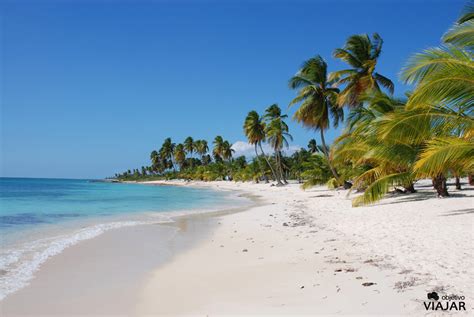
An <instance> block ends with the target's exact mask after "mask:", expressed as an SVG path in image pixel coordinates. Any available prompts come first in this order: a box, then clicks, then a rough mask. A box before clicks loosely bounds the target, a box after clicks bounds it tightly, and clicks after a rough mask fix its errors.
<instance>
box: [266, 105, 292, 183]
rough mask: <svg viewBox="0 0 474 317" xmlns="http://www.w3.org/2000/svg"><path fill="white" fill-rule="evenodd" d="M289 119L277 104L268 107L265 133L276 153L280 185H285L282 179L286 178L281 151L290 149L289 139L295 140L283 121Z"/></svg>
mask: <svg viewBox="0 0 474 317" xmlns="http://www.w3.org/2000/svg"><path fill="white" fill-rule="evenodd" d="M287 117H288V116H287V115H282V114H281V109H280V107H278V105H277V104H273V105H271V106H270V107H268V108H267V109H266V111H265V116H264V118H265V119H266V120H267V124H266V127H265V133H266V135H267V138H268V142H269V144H270V145H271V146H272V148H273V150H274V152H275V160H276V163H277V170H278V172H279V175H278V174H277V182H278V185H283V183H282V179H283V178H284V176H283V168H282V160H281V150H282V148H283V147H288V140H287V138H288V139H290V140H293V137H292V136H291V135H290V134H289V133H288V131H289V128H288V125H287V124H286V123H285V121H283V119H285V118H287Z"/></svg>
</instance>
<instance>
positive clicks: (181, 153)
mask: <svg viewBox="0 0 474 317" xmlns="http://www.w3.org/2000/svg"><path fill="white" fill-rule="evenodd" d="M174 159H175V161H176V163H178V165H179V168H180V169H182V168H183V165H184V162H185V161H186V151H185V149H184V145H183V144H181V143H179V144H177V145H176V147H175V148H174Z"/></svg>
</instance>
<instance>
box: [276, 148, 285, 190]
mask: <svg viewBox="0 0 474 317" xmlns="http://www.w3.org/2000/svg"><path fill="white" fill-rule="evenodd" d="M275 161H276V171H277V178H278V179H277V181H278V185H279V186H283V185H284V184H283V183H282V182H281V169H280V159H279V157H278V150H275Z"/></svg>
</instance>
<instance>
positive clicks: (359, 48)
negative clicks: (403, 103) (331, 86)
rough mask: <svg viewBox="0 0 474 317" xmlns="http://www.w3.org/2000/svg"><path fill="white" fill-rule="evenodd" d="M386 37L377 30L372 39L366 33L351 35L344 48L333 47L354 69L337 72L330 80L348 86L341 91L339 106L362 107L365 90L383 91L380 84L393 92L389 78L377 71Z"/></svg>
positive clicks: (366, 91)
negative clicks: (383, 38) (383, 37)
mask: <svg viewBox="0 0 474 317" xmlns="http://www.w3.org/2000/svg"><path fill="white" fill-rule="evenodd" d="M382 45H383V40H382V38H381V37H380V35H378V34H377V33H374V34H373V36H372V38H370V37H369V36H368V35H367V34H359V35H352V36H351V37H349V38H348V39H347V41H346V44H345V45H344V47H343V48H338V49H336V50H334V53H333V55H334V57H335V58H339V59H341V60H343V61H344V62H346V63H347V64H349V66H351V68H349V69H344V70H340V71H337V72H334V73H332V74H331V76H330V80H331V81H332V80H336V81H337V83H338V85H344V86H345V88H344V89H343V90H342V92H341V93H340V94H339V97H338V103H339V105H341V106H343V105H348V106H350V107H355V106H360V104H361V96H362V95H363V94H364V93H370V92H372V91H374V90H375V91H380V90H381V89H380V86H383V87H385V88H386V89H388V91H389V92H390V93H393V88H394V86H393V83H392V81H391V80H390V79H388V78H387V77H385V76H382V75H381V74H379V73H377V72H376V71H375V67H376V65H377V60H378V58H379V56H380V53H381V52H382Z"/></svg>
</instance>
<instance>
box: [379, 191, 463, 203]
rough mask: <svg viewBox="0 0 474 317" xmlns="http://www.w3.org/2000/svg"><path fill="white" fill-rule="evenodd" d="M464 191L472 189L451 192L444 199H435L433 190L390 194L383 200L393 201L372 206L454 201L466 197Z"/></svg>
mask: <svg viewBox="0 0 474 317" xmlns="http://www.w3.org/2000/svg"><path fill="white" fill-rule="evenodd" d="M417 189H419V188H417ZM465 190H472V189H471V188H466V189H463V190H460V191H456V192H452V191H451V192H450V193H449V197H444V198H437V197H436V192H435V191H434V190H433V191H425V190H422V191H418V192H416V193H411V194H398V193H397V194H394V193H392V194H389V195H387V197H386V198H385V199H390V198H392V199H395V200H392V201H386V200H385V201H384V200H382V201H381V202H379V203H378V204H376V205H373V206H374V207H375V206H383V205H394V204H402V203H406V202H413V201H423V200H428V199H456V198H463V197H468V195H466V194H463V193H462V192H463V191H465Z"/></svg>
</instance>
